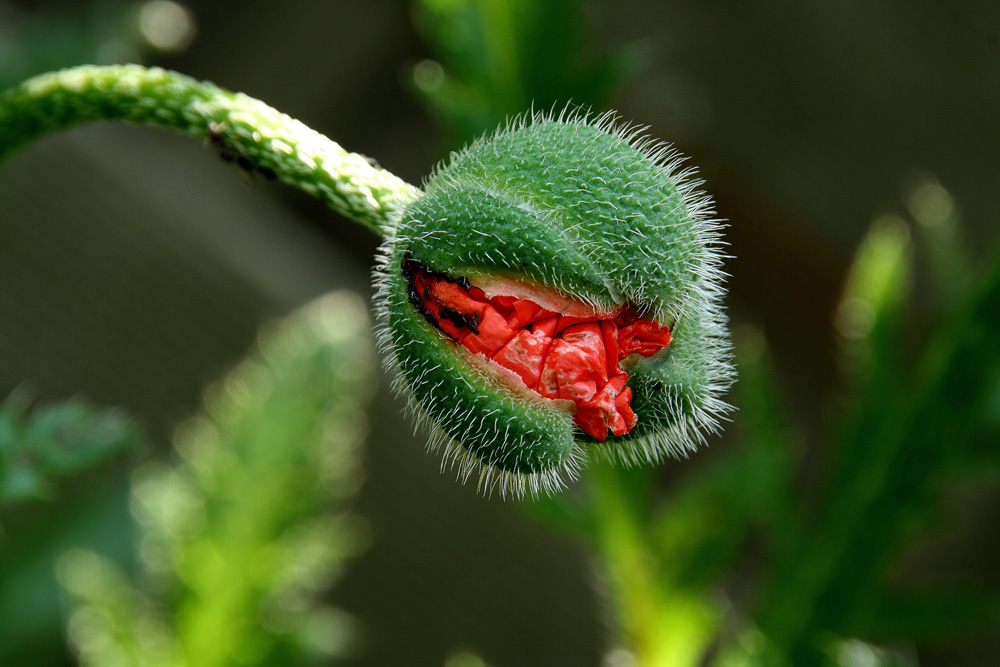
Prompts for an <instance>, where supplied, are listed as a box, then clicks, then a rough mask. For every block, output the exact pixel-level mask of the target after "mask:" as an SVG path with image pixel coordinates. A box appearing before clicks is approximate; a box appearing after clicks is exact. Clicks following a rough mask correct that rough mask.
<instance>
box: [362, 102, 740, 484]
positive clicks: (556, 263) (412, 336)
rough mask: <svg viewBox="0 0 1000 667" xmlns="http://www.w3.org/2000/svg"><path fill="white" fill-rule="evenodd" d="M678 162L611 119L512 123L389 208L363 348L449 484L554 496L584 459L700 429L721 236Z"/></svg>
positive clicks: (718, 347) (712, 376)
mask: <svg viewBox="0 0 1000 667" xmlns="http://www.w3.org/2000/svg"><path fill="white" fill-rule="evenodd" d="M679 162H680V160H679V159H678V157H677V155H676V153H675V152H674V151H673V150H672V149H670V148H669V147H668V146H665V145H663V144H660V143H658V142H655V141H652V140H650V139H648V138H644V137H641V136H640V135H639V133H638V132H637V131H635V130H630V129H625V128H621V127H618V126H617V125H616V124H615V120H614V118H613V117H611V116H604V117H601V118H599V119H597V120H596V121H594V120H589V119H587V118H584V117H576V116H560V117H558V118H549V117H544V116H536V117H531V118H527V117H526V118H524V119H522V120H521V121H519V122H516V123H514V124H513V125H511V126H509V127H508V128H506V129H503V130H500V131H498V132H497V133H496V134H495V135H493V136H492V137H488V138H484V139H482V140H480V141H478V142H476V143H474V144H472V145H471V146H469V147H467V148H466V149H464V150H463V151H461V152H460V153H456V154H452V156H451V159H450V160H449V162H448V163H447V164H445V165H443V166H441V167H439V168H438V169H437V170H436V171H435V172H434V173H433V174H432V175H431V177H430V178H429V180H428V182H427V183H426V186H425V188H424V191H423V193H422V194H421V195H420V196H419V197H418V198H416V199H415V200H414V201H413V202H412V203H410V204H409V205H408V206H407V207H406V209H405V210H404V211H403V212H402V215H401V218H400V219H399V220H398V222H397V224H396V231H395V234H394V235H393V236H391V237H390V238H389V239H388V240H387V241H386V242H385V244H384V245H383V247H382V250H381V255H380V260H379V266H378V267H377V269H376V282H377V285H378V295H377V299H376V301H377V311H378V317H379V339H380V344H381V346H382V349H383V351H384V352H385V353H386V354H385V358H386V359H387V364H388V365H389V367H390V368H392V369H393V370H394V371H395V373H396V381H395V388H396V389H397V391H399V392H400V393H402V394H404V395H405V396H407V397H408V398H409V399H410V406H411V409H412V410H413V411H414V413H415V414H416V416H417V419H418V421H419V423H421V424H422V425H423V426H424V427H426V428H427V429H428V430H429V432H430V447H431V449H439V448H443V449H444V453H445V461H446V462H449V461H450V462H452V464H453V465H457V466H458V470H459V475H460V477H461V478H463V479H467V478H468V477H469V475H470V474H471V473H472V472H473V471H476V470H479V471H480V477H479V483H480V486H481V488H485V489H487V490H488V489H490V488H492V487H493V486H494V485H499V487H500V489H501V491H502V492H503V493H504V494H506V493H512V494H514V495H523V494H524V493H525V492H530V493H532V494H537V493H539V492H552V491H555V490H558V489H559V488H561V487H562V486H563V484H564V483H565V482H566V481H567V480H569V479H572V478H573V477H574V476H575V475H576V473H577V472H578V470H579V469H580V467H581V465H582V464H583V463H584V462H585V461H586V459H587V457H588V456H590V455H591V454H593V455H599V456H605V457H610V458H612V459H615V460H617V461H619V462H622V463H625V464H635V463H639V462H647V461H658V460H661V459H662V458H663V457H664V456H667V455H673V456H683V455H686V454H687V453H688V452H689V451H691V450H693V449H694V448H695V447H696V445H697V444H698V443H699V442H702V441H704V439H705V434H706V433H708V432H712V431H714V430H716V429H717V428H718V426H719V419H720V417H721V416H722V415H724V414H725V412H726V411H727V410H728V409H729V407H728V406H727V405H726V404H725V403H724V402H723V401H722V400H721V399H720V394H721V393H722V392H724V391H725V390H726V389H727V388H728V387H729V385H730V384H731V383H732V380H733V377H734V371H733V367H732V365H731V362H730V353H729V342H728V334H727V331H726V318H725V316H724V314H723V312H722V309H721V304H720V300H721V297H722V294H723V288H722V285H721V282H722V273H721V269H720V264H721V260H722V255H721V253H720V248H719V246H720V241H719V234H720V223H719V222H718V221H717V220H714V219H713V218H712V210H711V202H710V200H709V199H708V197H707V196H705V195H704V194H701V193H699V192H697V191H696V190H695V188H696V186H697V185H698V183H697V182H695V181H693V180H692V179H691V177H690V173H689V172H688V171H686V170H685V171H678V165H679Z"/></svg>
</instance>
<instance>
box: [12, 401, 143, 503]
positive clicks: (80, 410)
mask: <svg viewBox="0 0 1000 667" xmlns="http://www.w3.org/2000/svg"><path fill="white" fill-rule="evenodd" d="M140 441H141V435H140V433H139V431H138V430H137V428H136V426H135V424H134V423H133V422H132V421H130V420H129V419H127V418H126V417H125V415H124V414H123V413H122V412H121V411H120V410H100V409H97V408H93V407H90V406H88V405H86V404H85V403H83V402H82V401H80V400H70V401H65V402H62V403H57V404H54V405H49V406H44V407H38V408H35V409H33V410H29V401H28V400H27V397H26V396H25V394H24V393H14V394H12V395H11V396H10V397H8V398H7V400H6V401H4V402H3V403H2V404H0V506H2V505H5V504H10V503H15V502H19V501H25V500H43V499H50V498H51V497H52V496H53V495H54V493H55V483H56V482H57V481H58V480H60V479H62V478H64V477H69V476H71V475H74V474H78V473H80V472H82V471H84V470H86V469H88V468H92V467H94V466H96V465H99V464H101V463H104V462H106V461H108V460H109V459H111V458H112V457H114V456H117V455H119V454H121V453H123V452H126V451H129V450H132V449H134V448H135V447H136V446H137V445H138V444H139V442H140Z"/></svg>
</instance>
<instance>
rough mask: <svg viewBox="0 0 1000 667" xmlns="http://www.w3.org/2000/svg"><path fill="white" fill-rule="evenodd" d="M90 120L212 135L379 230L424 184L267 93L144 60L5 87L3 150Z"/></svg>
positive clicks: (222, 147)
mask: <svg viewBox="0 0 1000 667" xmlns="http://www.w3.org/2000/svg"><path fill="white" fill-rule="evenodd" d="M92 120H105V121H106V120H124V121H126V122H129V123H136V124H140V125H154V126H158V127H165V128H169V129H172V130H176V131H178V132H183V133H185V134H189V135H191V136H194V137H199V138H201V139H204V140H207V141H209V142H210V143H211V144H213V145H214V146H216V148H217V149H218V150H219V151H220V154H222V155H223V156H224V157H226V158H230V159H236V160H238V161H239V162H240V163H241V164H243V165H244V166H248V167H250V168H253V169H257V170H261V171H264V172H265V173H269V172H273V173H274V175H276V176H277V177H278V178H279V179H280V180H282V181H284V182H285V183H288V184H289V185H292V186H294V187H297V188H300V189H301V190H304V191H305V192H308V193H309V194H311V195H313V196H314V197H317V198H318V199H320V200H322V201H324V202H326V203H327V204H328V205H329V206H330V207H331V208H333V209H334V210H335V211H337V212H338V213H341V214H343V215H345V216H346V217H348V218H351V219H352V220H355V221H357V222H359V223H361V224H363V225H365V226H366V227H368V228H369V229H371V230H373V231H374V232H376V233H377V234H379V235H380V236H388V235H390V234H392V231H393V221H394V220H395V219H396V217H397V214H398V212H399V211H401V210H402V208H404V207H405V206H406V205H407V204H408V203H409V202H411V201H413V199H414V198H415V197H416V196H417V194H418V192H419V191H418V189H417V188H416V187H414V186H412V185H409V184H408V183H405V182H404V181H402V180H400V179H399V178H397V177H396V176H394V175H392V174H390V173H389V172H387V171H385V170H383V169H379V168H378V167H375V166H374V165H373V164H372V163H371V162H370V161H369V160H368V158H366V157H364V156H363V155H358V154H357V153H349V152H347V151H346V150H344V149H343V148H342V147H341V146H340V145H339V144H337V143H336V142H333V141H331V140H330V139H328V138H326V137H325V136H323V135H322V134H320V133H318V132H316V131H314V130H311V129H309V128H308V127H306V126H305V125H303V124H302V123H300V122H299V121H297V120H295V119H293V118H290V117H289V116H287V115H285V114H282V113H280V112H278V111H277V110H275V109H273V108H271V107H269V106H267V105H266V104H264V103H263V102H260V101H259V100H255V99H253V98H252V97H248V96H246V95H243V94H241V93H231V92H229V91H227V90H223V89H221V88H219V87H217V86H215V85H213V84H211V83H207V82H202V81H196V80H195V79H192V78H190V77H187V76H183V75H181V74H177V73H176V72H169V71H166V70H162V69H158V68H145V67H140V66H137V65H120V66H117V65H116V66H110V67H95V66H84V67H76V68H73V69H67V70H63V71H61V72H53V73H51V74H43V75H41V76H38V77H35V78H33V79H29V80H28V81H26V82H24V83H22V84H21V85H19V86H17V87H15V88H12V89H10V90H8V91H7V92H5V93H3V94H2V95H0V159H3V158H4V157H6V156H7V155H8V154H9V153H11V152H12V151H13V150H15V149H16V148H18V147H20V146H23V145H24V144H26V143H28V142H30V141H32V140H34V139H37V138H38V137H40V136H42V135H44V134H46V133H48V132H52V131H54V130H59V129H63V128H67V127H70V126H72V125H77V124H79V123H83V122H86V121H92Z"/></svg>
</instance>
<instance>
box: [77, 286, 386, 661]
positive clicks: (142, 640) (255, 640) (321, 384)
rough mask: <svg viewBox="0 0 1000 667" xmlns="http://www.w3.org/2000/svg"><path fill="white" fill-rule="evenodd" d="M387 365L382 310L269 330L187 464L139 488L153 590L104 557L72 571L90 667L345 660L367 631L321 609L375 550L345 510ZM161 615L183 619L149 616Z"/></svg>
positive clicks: (341, 308)
mask: <svg viewBox="0 0 1000 667" xmlns="http://www.w3.org/2000/svg"><path fill="white" fill-rule="evenodd" d="M373 356H374V355H373V351H372V349H371V342H370V337H369V328H368V320H367V311H366V308H365V306H364V304H363V303H362V302H361V300H360V299H358V298H356V297H354V296H352V295H348V294H346V293H336V294H332V295H330V296H327V297H325V298H323V299H321V300H319V301H318V302H316V303H314V304H312V305H310V306H309V307H307V308H305V309H303V310H302V311H301V312H299V313H297V314H295V315H293V316H291V317H290V318H288V319H287V320H285V321H283V322H281V323H280V324H278V325H276V326H272V327H269V328H267V329H265V331H264V332H263V333H262V335H261V341H260V351H259V353H257V354H256V355H254V356H253V357H251V358H250V359H248V360H246V361H244V362H243V363H242V364H241V365H240V366H239V367H238V368H237V369H236V370H234V371H233V372H232V373H231V374H230V375H229V376H228V377H227V378H226V379H225V380H224V381H222V382H220V383H219V384H217V385H216V386H214V387H213V388H212V389H210V390H209V391H208V392H207V395H206V401H205V402H206V415H205V416H202V417H198V418H196V419H194V420H192V421H191V422H189V423H188V424H186V425H185V426H184V427H183V428H181V429H180V430H179V434H178V436H177V442H176V445H177V448H178V449H179V451H180V453H181V456H182V459H181V460H180V461H179V462H178V463H177V464H175V465H173V466H166V465H162V464H151V465H148V466H146V467H145V468H142V469H140V470H139V471H138V472H137V473H136V476H135V479H134V483H133V510H134V512H135V514H136V515H137V518H138V519H139V522H140V526H141V529H142V533H143V537H142V542H141V555H142V560H143V566H144V574H143V577H142V578H141V581H143V582H144V583H149V584H152V590H151V591H150V592H148V593H147V592H145V591H142V590H140V589H138V588H137V587H135V586H134V585H132V584H130V583H128V582H127V581H125V580H124V579H123V578H122V577H121V576H120V575H118V574H116V573H115V570H114V568H113V566H110V565H109V564H107V563H106V562H105V561H103V560H102V559H101V558H99V557H96V556H95V555H93V554H86V553H84V554H81V553H80V552H75V553H74V554H72V555H69V556H67V558H66V559H65V560H64V562H63V565H62V567H61V569H60V572H61V575H60V576H61V578H62V581H63V584H64V586H65V587H66V588H67V590H68V591H69V592H70V593H71V594H72V596H73V598H74V608H75V609H74V612H73V617H72V621H71V625H70V629H71V632H70V638H71V640H72V642H73V645H74V646H75V648H76V649H77V651H78V653H79V655H80V660H81V663H82V664H84V665H94V666H97V665H107V664H129V665H179V664H183V665H187V666H191V667H197V666H201V667H209V666H221V665H231V664H237V663H239V664H244V663H246V664H261V663H266V662H268V661H271V662H275V661H276V663H277V664H290V663H294V662H301V661H303V660H305V659H306V658H307V657H309V656H313V657H315V656H316V655H322V654H332V653H337V652H339V651H342V650H344V648H345V646H346V645H347V644H348V643H349V637H350V635H351V623H350V621H349V619H347V617H346V616H345V615H344V614H343V613H342V612H338V611H337V610H334V609H331V608H327V607H323V606H321V605H320V603H319V597H318V596H319V594H320V593H321V592H323V591H324V590H325V589H326V588H327V587H328V586H329V585H330V584H331V583H332V582H333V580H334V579H335V578H336V576H337V574H338V573H339V571H340V569H341V567H342V563H343V562H344V560H345V559H346V558H348V557H349V556H351V555H353V554H355V553H357V552H358V551H359V550H360V549H362V548H363V546H364V543H365V541H366V537H365V536H366V530H365V527H364V524H363V522H361V521H360V519H358V518H357V517H356V516H354V515H353V514H350V513H349V512H347V511H346V507H345V504H346V502H347V501H348V500H349V499H350V498H351V497H352V496H353V494H354V493H355V492H356V491H357V489H358V487H359V484H360V481H361V471H360V452H359V447H360V444H361V441H362V439H363V437H364V435H365V431H366V425H365V418H364V407H365V403H366V401H367V400H368V398H369V397H370V396H371V393H372V389H373V387H372V384H373V376H372V373H373ZM81 572H82V574H81ZM88 573H90V574H88ZM149 600H154V603H149ZM151 604H152V607H151V606H150V605H151ZM154 607H155V608H158V609H164V610H169V612H170V613H169V614H167V615H166V616H164V617H161V616H158V615H157V614H153V613H151V612H148V613H147V611H143V610H148V609H151V608H154ZM132 618H138V619H140V620H141V619H145V620H143V621H142V622H136V623H132V622H131V619H132ZM163 618H171V619H172V621H170V622H167V621H164V620H163Z"/></svg>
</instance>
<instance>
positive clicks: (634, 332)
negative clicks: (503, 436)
mask: <svg viewBox="0 0 1000 667" xmlns="http://www.w3.org/2000/svg"><path fill="white" fill-rule="evenodd" d="M403 270H404V272H405V275H406V276H407V278H408V280H409V290H410V292H409V298H410V301H411V303H413V305H414V306H416V307H417V309H418V310H419V311H420V312H421V313H422V314H423V315H424V317H425V318H427V320H428V321H429V322H430V323H431V324H433V325H434V326H436V327H437V328H438V329H440V330H441V331H443V332H444V333H445V334H447V335H448V336H449V337H451V338H452V339H454V340H455V341H457V342H459V343H461V344H462V345H463V346H465V347H466V348H467V349H468V350H470V351H471V352H474V353H479V354H483V355H485V356H487V357H489V358H490V359H492V360H493V361H495V362H496V363H498V364H499V365H500V366H502V367H503V368H505V369H507V370H509V371H511V372H513V373H514V374H515V375H517V377H519V378H521V380H522V381H523V382H524V384H525V385H526V386H527V387H528V388H529V389H531V390H533V391H535V392H537V393H538V394H540V395H542V396H544V397H545V398H552V399H568V400H571V401H573V402H574V403H575V404H576V415H575V419H576V424H577V426H579V427H580V428H581V429H583V430H584V431H585V432H586V433H588V434H589V435H591V436H593V437H594V438H596V439H597V440H601V441H603V440H605V439H607V437H608V434H609V433H611V434H613V435H624V434H626V433H628V432H629V431H630V430H631V429H632V427H633V426H635V424H636V420H637V417H636V415H635V413H634V412H632V408H631V407H630V405H629V403H630V401H631V400H632V390H631V389H630V388H629V387H628V386H627V382H628V374H627V373H626V372H625V371H624V370H622V368H621V365H620V363H621V361H622V360H623V359H625V358H626V357H628V356H629V355H632V354H639V355H641V356H644V357H648V356H651V355H653V354H655V353H656V352H658V351H659V350H661V349H663V348H665V347H667V346H668V345H669V344H670V340H671V334H670V328H669V327H665V326H661V325H660V324H658V323H657V322H654V321H652V320H646V319H642V318H640V317H639V316H638V314H637V313H636V312H635V311H634V310H633V309H632V308H630V307H622V308H620V309H618V310H617V311H615V312H613V313H611V314H610V315H605V316H603V317H602V316H598V315H596V314H595V315H594V316H593V317H591V318H587V317H580V316H575V315H574V316H567V315H561V314H560V313H555V312H552V311H549V310H546V309H544V308H542V307H541V306H539V305H538V304H536V303H534V302H533V301H531V300H529V299H520V298H517V297H513V296H495V297H493V298H487V297H486V295H485V294H484V293H483V291H482V290H481V289H479V288H478V287H475V286H473V285H471V284H470V283H469V282H468V281H467V280H465V279H456V278H452V277H450V276H448V275H446V274H443V273H439V272H436V271H431V270H430V269H428V268H427V267H425V266H424V265H422V264H420V263H419V262H417V261H416V260H413V259H407V260H404V262H403Z"/></svg>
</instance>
